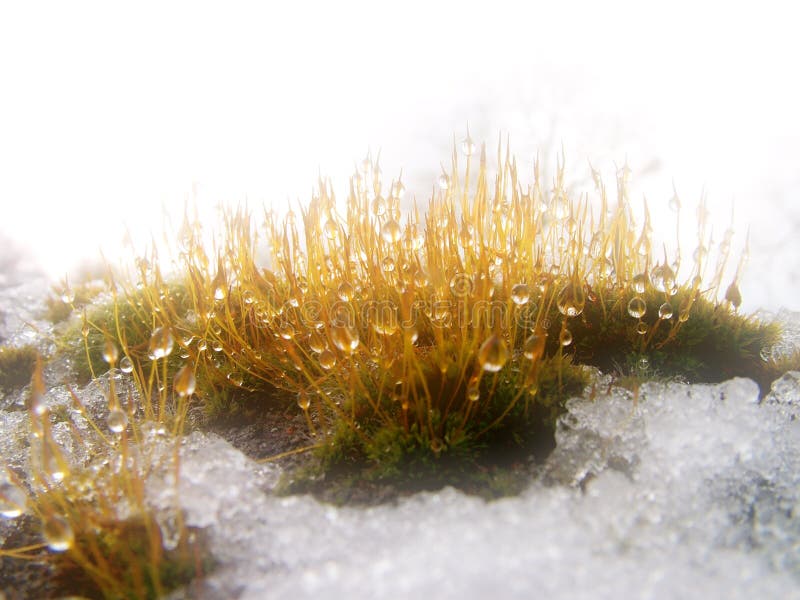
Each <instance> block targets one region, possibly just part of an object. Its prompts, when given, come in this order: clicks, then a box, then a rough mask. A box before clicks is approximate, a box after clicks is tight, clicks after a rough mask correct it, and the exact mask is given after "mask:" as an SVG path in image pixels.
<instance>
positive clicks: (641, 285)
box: [631, 273, 647, 294]
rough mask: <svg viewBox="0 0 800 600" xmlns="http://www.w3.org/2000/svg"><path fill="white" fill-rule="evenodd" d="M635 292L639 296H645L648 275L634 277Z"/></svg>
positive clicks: (640, 274) (642, 274)
mask: <svg viewBox="0 0 800 600" xmlns="http://www.w3.org/2000/svg"><path fill="white" fill-rule="evenodd" d="M631 283H632V284H633V291H634V292H636V293H637V294H644V291H645V289H646V288H647V274H646V273H639V274H638V275H634V276H633V281H632V282H631Z"/></svg>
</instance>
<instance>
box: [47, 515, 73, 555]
mask: <svg viewBox="0 0 800 600" xmlns="http://www.w3.org/2000/svg"><path fill="white" fill-rule="evenodd" d="M42 535H43V536H44V541H45V542H46V543H47V547H48V548H50V550H52V551H53V552H64V551H66V550H69V549H70V548H71V547H72V544H73V542H74V541H75V534H74V533H73V532H72V527H70V525H69V523H67V521H66V519H64V518H63V517H60V516H58V515H52V516H50V517H47V518H46V519H45V521H44V523H43V524H42Z"/></svg>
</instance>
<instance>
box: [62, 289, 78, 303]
mask: <svg viewBox="0 0 800 600" xmlns="http://www.w3.org/2000/svg"><path fill="white" fill-rule="evenodd" d="M61 301H62V302H63V303H64V304H72V303H73V302H75V292H74V291H73V289H72V288H71V287H69V286H67V287H65V288H64V291H62V292H61Z"/></svg>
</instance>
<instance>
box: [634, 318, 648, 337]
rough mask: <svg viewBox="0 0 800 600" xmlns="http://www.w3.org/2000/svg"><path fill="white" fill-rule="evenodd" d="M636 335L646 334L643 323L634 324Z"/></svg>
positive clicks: (645, 325) (645, 326) (645, 327)
mask: <svg viewBox="0 0 800 600" xmlns="http://www.w3.org/2000/svg"><path fill="white" fill-rule="evenodd" d="M636 333H638V334H639V335H644V334H645V333H647V323H645V322H644V321H639V322H638V323H637V324H636Z"/></svg>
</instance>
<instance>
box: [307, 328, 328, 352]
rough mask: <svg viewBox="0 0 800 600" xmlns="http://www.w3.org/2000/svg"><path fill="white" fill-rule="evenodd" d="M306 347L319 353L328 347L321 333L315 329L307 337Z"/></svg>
mask: <svg viewBox="0 0 800 600" xmlns="http://www.w3.org/2000/svg"><path fill="white" fill-rule="evenodd" d="M308 347H309V348H311V350H312V351H313V352H316V353H320V352H322V351H323V350H325V348H327V347H328V344H327V342H326V341H325V338H324V337H323V336H322V334H321V333H319V331H317V330H316V329H315V330H314V331H312V332H311V335H310V336H309V338H308Z"/></svg>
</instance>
